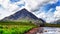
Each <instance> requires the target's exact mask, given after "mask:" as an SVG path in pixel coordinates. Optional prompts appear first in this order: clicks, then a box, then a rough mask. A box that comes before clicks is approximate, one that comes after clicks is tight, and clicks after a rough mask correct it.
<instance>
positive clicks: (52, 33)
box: [36, 27, 60, 34]
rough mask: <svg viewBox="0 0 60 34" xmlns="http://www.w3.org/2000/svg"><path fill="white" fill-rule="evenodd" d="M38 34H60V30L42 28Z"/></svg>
mask: <svg viewBox="0 0 60 34" xmlns="http://www.w3.org/2000/svg"><path fill="white" fill-rule="evenodd" d="M36 34H60V28H56V27H41V28H40V29H39V31H38V32H37V33H36Z"/></svg>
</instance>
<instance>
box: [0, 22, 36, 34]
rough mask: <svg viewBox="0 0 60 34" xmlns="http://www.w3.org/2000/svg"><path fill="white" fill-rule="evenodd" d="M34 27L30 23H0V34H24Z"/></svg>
mask: <svg viewBox="0 0 60 34" xmlns="http://www.w3.org/2000/svg"><path fill="white" fill-rule="evenodd" d="M35 27H37V26H36V25H34V24H32V23H31V22H14V21H0V34H24V33H25V32H27V31H29V30H30V29H32V28H35Z"/></svg>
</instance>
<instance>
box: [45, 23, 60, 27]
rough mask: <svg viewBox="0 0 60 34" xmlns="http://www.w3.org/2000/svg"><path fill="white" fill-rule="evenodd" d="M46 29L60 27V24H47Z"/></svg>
mask: <svg viewBox="0 0 60 34" xmlns="http://www.w3.org/2000/svg"><path fill="white" fill-rule="evenodd" d="M45 27H60V24H49V23H46V24H45Z"/></svg>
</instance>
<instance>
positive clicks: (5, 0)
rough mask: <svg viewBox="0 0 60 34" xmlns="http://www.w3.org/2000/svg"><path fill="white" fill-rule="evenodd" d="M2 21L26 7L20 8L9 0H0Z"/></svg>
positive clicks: (0, 17)
mask: <svg viewBox="0 0 60 34" xmlns="http://www.w3.org/2000/svg"><path fill="white" fill-rule="evenodd" d="M0 5H1V6H2V7H0V20H1V19H3V18H4V17H7V16H10V15H12V14H14V13H16V12H17V11H19V10H21V9H23V8H24V7H18V6H17V5H16V4H11V3H10V2H9V0H0Z"/></svg>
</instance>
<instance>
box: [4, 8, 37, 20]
mask: <svg viewBox="0 0 60 34" xmlns="http://www.w3.org/2000/svg"><path fill="white" fill-rule="evenodd" d="M23 18H29V19H34V20H36V19H38V18H37V17H36V16H35V15H34V14H32V13H31V12H29V11H28V10H26V9H25V8H24V9H22V10H20V11H18V12H16V13H15V14H13V15H10V16H9V17H6V18H4V20H5V19H12V20H18V19H23Z"/></svg>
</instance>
